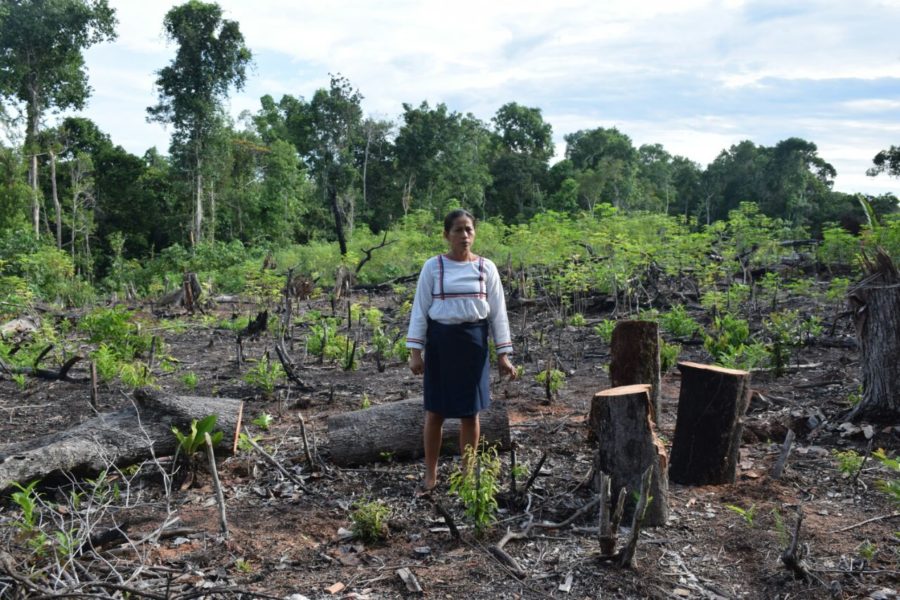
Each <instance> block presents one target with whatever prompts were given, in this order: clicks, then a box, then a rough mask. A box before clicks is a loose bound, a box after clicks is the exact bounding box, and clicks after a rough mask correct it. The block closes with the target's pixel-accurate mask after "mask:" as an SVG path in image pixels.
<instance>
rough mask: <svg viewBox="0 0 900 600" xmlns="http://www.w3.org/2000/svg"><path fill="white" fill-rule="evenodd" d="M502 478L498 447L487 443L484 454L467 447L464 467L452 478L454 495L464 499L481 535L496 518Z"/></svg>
mask: <svg viewBox="0 0 900 600" xmlns="http://www.w3.org/2000/svg"><path fill="white" fill-rule="evenodd" d="M499 477H500V457H499V456H498V454H497V448H496V446H485V445H484V444H482V449H481V451H480V452H479V451H477V450H476V449H475V448H473V447H472V446H467V447H466V450H465V453H464V455H463V457H462V461H461V465H460V467H459V468H458V469H457V470H456V472H454V473H453V474H452V475H451V476H450V492H451V493H454V494H456V495H457V496H459V498H460V500H462V503H463V506H464V507H465V513H466V517H468V519H469V520H470V521H472V525H473V526H474V527H475V532H476V534H478V535H481V534H482V533H484V532H485V531H486V530H487V529H488V528H489V527H490V526H491V525H492V524H493V523H494V520H495V519H496V516H495V515H496V513H497V492H498V491H499V490H500V486H499V482H498V479H499Z"/></svg>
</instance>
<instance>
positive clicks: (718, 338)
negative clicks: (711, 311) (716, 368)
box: [703, 313, 750, 360]
mask: <svg viewBox="0 0 900 600" xmlns="http://www.w3.org/2000/svg"><path fill="white" fill-rule="evenodd" d="M749 338H750V325H749V323H747V321H745V320H744V319H741V318H738V317H736V316H734V315H732V314H730V313H725V314H722V315H718V316H716V317H715V318H714V319H713V324H712V329H711V331H710V333H709V334H708V335H707V336H706V338H705V340H704V342H703V347H704V348H706V350H707V352H709V353H710V354H711V355H712V357H713V358H714V359H715V360H719V359H720V358H721V357H722V355H724V354H727V353H733V352H734V351H735V350H736V349H739V348H740V347H741V346H742V345H744V343H745V342H747V341H748V340H749Z"/></svg>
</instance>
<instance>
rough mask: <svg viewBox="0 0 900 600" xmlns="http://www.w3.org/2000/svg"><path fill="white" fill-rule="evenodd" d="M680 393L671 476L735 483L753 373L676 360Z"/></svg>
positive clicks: (690, 482)
mask: <svg viewBox="0 0 900 600" xmlns="http://www.w3.org/2000/svg"><path fill="white" fill-rule="evenodd" d="M678 369H679V370H680V371H681V393H680V394H679V397H678V417H677V419H676V422H675V437H674V439H673V440H672V460H671V464H670V466H669V478H670V479H671V480H672V481H674V482H675V483H682V484H686V485H706V484H718V483H733V482H734V480H735V477H736V475H737V463H738V450H739V449H740V442H741V430H742V428H743V416H744V412H746V410H747V407H748V406H749V404H750V393H751V390H750V373H748V372H747V371H738V370H736V369H725V368H722V367H716V366H712V365H701V364H697V363H690V362H681V363H678Z"/></svg>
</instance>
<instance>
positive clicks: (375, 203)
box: [0, 0, 900, 302]
mask: <svg viewBox="0 0 900 600" xmlns="http://www.w3.org/2000/svg"><path fill="white" fill-rule="evenodd" d="M116 25H117V22H116V16H115V11H114V9H112V8H110V7H109V6H108V4H107V2H106V1H105V0H66V1H60V2H52V3H47V2H39V1H34V0H18V1H5V2H3V3H2V5H0V51H2V52H3V55H4V58H5V60H4V61H3V65H2V66H0V95H2V98H3V99H4V103H3V126H4V129H5V134H6V136H5V137H6V139H7V140H8V143H7V144H4V145H2V147H0V249H2V254H0V256H2V257H3V258H2V260H0V274H2V276H3V277H4V279H3V281H4V282H5V283H4V284H3V285H2V286H0V287H2V290H0V293H2V294H3V295H6V296H9V295H10V294H11V293H13V294H15V293H21V292H22V291H23V290H22V289H21V288H22V286H25V287H27V288H28V289H29V290H30V292H31V293H32V294H37V295H38V296H40V297H42V298H44V299H47V300H56V299H63V300H66V301H67V302H73V301H76V302H77V301H78V300H79V299H88V298H89V297H91V296H92V295H93V293H94V292H95V290H102V291H103V292H123V291H124V286H126V285H131V286H132V288H133V289H134V290H135V291H140V292H142V293H153V292H154V291H157V288H159V287H160V285H163V286H164V275H165V274H166V273H169V274H176V275H177V274H178V273H180V272H181V271H182V270H183V269H185V268H188V263H199V264H200V265H201V266H203V267H204V268H202V269H200V270H206V271H210V270H214V265H216V264H222V263H223V262H224V263H235V264H236V263H238V262H242V261H244V260H248V259H253V260H256V258H257V257H258V256H260V255H265V254H271V253H279V254H282V255H284V256H285V257H286V258H289V260H298V261H300V262H297V263H293V264H290V266H294V265H295V264H296V265H300V266H301V267H303V268H304V269H305V270H306V272H308V273H310V274H312V273H319V274H321V275H323V276H325V277H326V280H327V278H328V277H331V276H332V275H333V273H334V271H333V268H334V267H336V265H337V264H339V263H340V262H345V263H348V264H350V265H354V264H358V261H359V260H360V257H361V256H362V253H363V251H364V250H365V249H366V248H372V247H374V246H377V245H378V241H377V240H379V239H382V238H381V235H380V234H382V233H383V232H390V233H389V235H388V238H392V237H393V236H396V235H399V234H400V233H402V232H407V233H409V232H410V231H415V232H416V233H417V234H421V233H422V232H423V231H422V229H421V228H419V229H416V228H415V227H411V225H410V223H411V222H417V223H420V224H421V223H425V222H429V223H432V225H433V221H434V220H435V219H438V218H439V217H440V216H441V215H443V214H444V213H445V212H446V211H447V210H448V209H449V208H451V207H453V206H463V207H466V208H468V209H469V210H471V211H473V212H474V213H475V214H476V216H478V217H479V218H480V219H482V220H486V221H488V222H490V223H492V224H493V226H494V227H495V229H494V230H493V231H495V232H496V233H497V235H498V236H499V238H500V239H499V240H498V244H500V245H506V246H510V248H509V250H512V246H514V245H515V243H514V242H510V241H509V240H507V239H505V237H509V236H511V237H512V238H515V236H516V235H521V234H522V232H523V231H531V230H532V229H536V230H540V229H541V227H543V225H542V224H543V223H544V222H545V221H546V219H548V218H549V219H551V220H552V219H556V218H558V219H561V220H562V221H567V222H568V223H570V224H572V227H573V228H574V229H573V231H577V229H578V226H577V224H578V223H580V222H582V221H583V220H584V219H588V220H590V221H598V220H602V219H604V218H608V217H609V216H610V215H613V214H615V215H617V218H620V219H624V220H625V221H623V222H628V223H635V224H639V223H641V222H642V219H641V218H638V216H639V215H646V218H647V219H649V221H648V222H649V223H666V224H667V226H668V227H674V228H680V229H683V230H684V231H685V232H686V234H690V235H697V236H701V237H702V236H712V237H715V236H717V235H719V234H718V233H717V232H719V231H722V230H726V229H728V227H729V225H727V224H726V225H723V224H722V223H723V222H725V221H727V220H728V218H729V215H730V214H731V213H733V211H735V210H738V211H742V210H745V209H742V208H741V205H742V203H745V202H751V203H754V204H755V206H756V207H757V209H758V213H759V215H760V216H763V217H766V218H768V219H771V220H772V222H773V223H777V224H778V228H779V229H782V230H786V231H787V230H789V231H790V233H789V234H787V233H785V236H788V237H793V238H794V239H798V238H804V237H812V238H816V239H825V238H826V237H827V236H829V235H830V236H831V238H835V237H836V236H839V235H842V234H841V233H840V232H844V231H845V232H848V233H849V234H853V235H855V234H857V233H859V231H860V227H861V226H863V225H866V224H867V223H869V220H868V217H867V215H866V214H865V212H864V210H863V209H862V208H861V205H860V203H859V202H858V200H857V198H856V197H855V195H853V194H846V193H842V192H837V191H834V190H833V189H832V187H833V181H834V177H835V176H836V171H835V169H834V167H833V166H832V165H830V164H829V163H828V162H827V159H826V158H825V157H821V156H819V154H818V150H817V147H816V145H815V143H813V142H812V141H809V140H804V139H799V138H789V139H785V140H783V141H781V142H779V143H777V144H775V145H774V146H771V147H767V146H763V145H757V144H755V143H754V142H752V141H750V140H745V141H742V142H740V143H739V144H736V145H733V146H732V147H730V148H727V149H724V150H722V151H721V153H720V154H719V155H718V157H717V158H716V159H715V160H714V161H713V162H712V163H711V164H709V165H707V166H706V167H703V166H702V165H699V164H697V163H695V162H693V161H691V160H689V159H687V158H685V157H682V156H674V155H672V154H671V153H669V152H668V151H666V149H665V148H664V147H662V146H661V145H659V144H646V145H641V146H639V147H635V145H634V144H633V143H632V140H631V139H630V138H629V136H628V135H627V134H626V133H625V132H621V131H619V130H617V129H615V128H604V127H599V128H595V129H585V130H580V131H577V132H575V133H572V134H569V135H566V136H565V141H566V150H565V156H564V157H563V158H562V159H561V160H559V161H557V162H552V159H553V144H552V126H551V124H550V123H547V122H545V121H544V119H543V116H542V113H541V109H540V108H539V107H528V106H523V105H520V104H518V103H516V102H514V101H513V102H509V103H507V104H505V105H503V106H501V107H499V108H498V109H497V112H496V114H495V116H494V117H493V118H492V119H491V121H490V122H489V123H485V122H483V121H481V120H479V119H477V118H475V117H474V116H473V115H471V114H461V113H459V112H456V111H453V110H451V109H450V108H448V107H447V106H446V105H445V104H442V103H438V104H437V105H434V106H432V105H430V104H429V103H428V102H421V103H418V104H416V103H414V102H410V103H405V104H403V106H402V113H401V114H400V116H399V118H398V119H397V120H396V121H391V120H384V119H377V118H373V117H368V116H366V115H365V114H364V112H363V109H362V100H363V95H362V93H361V91H360V90H358V89H356V88H355V87H354V86H353V84H352V83H351V82H350V81H348V80H347V79H346V78H344V77H342V76H341V75H332V76H331V80H330V85H329V87H328V88H323V89H319V90H317V91H316V92H315V93H314V94H313V95H312V97H311V98H308V99H307V98H304V97H303V96H300V95H296V96H293V95H285V96H283V97H282V98H280V99H276V98H273V97H271V96H264V97H262V98H261V99H260V107H259V109H258V110H257V111H256V112H245V113H244V114H242V115H241V116H240V117H239V118H238V119H237V120H234V119H232V118H231V117H230V116H229V115H228V114H227V113H226V112H225V110H224V108H223V107H224V102H225V100H226V99H227V97H228V94H229V92H230V91H231V90H234V89H240V88H242V87H243V85H244V83H245V82H246V78H247V68H248V66H250V65H251V64H252V62H251V61H252V53H251V50H250V49H249V48H247V47H246V45H245V43H244V38H243V35H242V34H241V31H240V25H239V23H237V22H234V21H230V20H228V19H225V18H223V14H222V10H221V8H220V7H219V6H218V5H216V4H214V3H204V2H199V1H197V0H192V1H190V2H187V3H185V4H182V5H179V6H176V7H174V8H173V9H171V10H170V11H169V13H167V15H166V17H165V20H164V23H163V24H162V25H163V29H164V31H165V33H166V36H167V38H168V39H169V41H170V42H171V43H172V44H173V45H174V46H175V48H176V55H175V58H174V59H173V60H172V62H171V63H170V64H168V65H161V66H160V70H159V71H157V80H156V88H157V92H158V103H157V104H155V105H153V106H150V107H148V108H147V115H148V119H150V120H155V121H158V122H161V123H164V124H167V125H170V126H171V127H172V130H173V135H172V141H171V145H170V147H169V148H168V154H164V153H161V152H160V151H159V150H158V149H156V148H151V149H149V150H148V151H147V152H146V153H145V154H144V155H143V156H136V155H133V154H131V153H129V152H127V151H125V150H124V149H123V148H122V147H121V146H119V145H116V144H115V141H114V140H112V139H111V138H110V136H109V135H107V134H106V133H104V132H103V131H101V130H100V129H99V128H98V127H97V125H96V124H95V123H93V122H92V121H90V120H89V119H86V118H83V117H79V116H68V117H66V118H63V119H61V120H60V119H55V120H54V119H52V118H51V116H52V115H54V114H56V113H58V112H60V111H69V113H68V114H72V113H73V112H74V113H76V115H77V110H78V109H80V108H83V106H84V103H85V101H86V100H87V98H88V97H89V94H90V86H89V85H88V80H87V73H86V70H85V64H84V59H83V50H84V49H85V48H87V47H89V46H91V45H93V44H96V43H102V42H104V41H107V40H111V39H114V38H115V36H116ZM51 121H53V122H52V124H48V123H49V122H51ZM898 153H900V151H898V148H897V147H891V148H890V149H887V150H884V151H882V152H880V153H879V154H878V155H877V156H876V157H875V158H874V160H873V166H872V169H871V170H870V174H872V175H877V174H878V173H882V172H886V173H888V174H889V175H897V174H898V168H900V159H898ZM867 200H868V203H869V204H870V205H871V207H872V208H873V209H874V213H875V215H876V218H879V219H881V220H883V221H885V224H886V225H887V226H888V228H889V229H890V227H892V226H893V227H894V228H896V220H895V219H896V216H894V215H896V213H897V210H898V206H897V198H896V197H894V196H893V195H890V194H888V195H883V196H878V197H868V198H867ZM562 221H560V222H562ZM891 224H893V225H891ZM636 226H640V227H644V226H643V225H636ZM523 228H524V229H523ZM717 228H718V229H717ZM723 228H724V229H723ZM426 229H428V231H429V235H430V234H431V233H434V232H433V231H432V230H434V227H433V226H430V227H427V228H426ZM839 230H840V231H839ZM829 232H830V233H829ZM438 235H439V233H438ZM554 235H559V234H558V233H554ZM561 235H563V237H567V236H566V235H565V234H561ZM415 237H416V238H417V239H418V240H419V241H420V242H422V244H423V245H421V246H418V247H414V248H413V250H412V252H410V251H409V248H410V240H411V238H409V237H406V238H404V239H405V241H406V243H405V244H402V246H404V250H405V252H404V253H402V254H398V253H394V254H397V255H396V256H394V257H393V259H394V260H395V262H393V263H390V264H391V265H393V268H388V267H386V268H387V269H388V271H390V272H388V271H385V272H376V270H375V269H374V268H373V267H374V264H372V265H369V266H368V267H367V271H368V273H366V276H369V277H370V278H371V279H373V280H374V279H377V278H379V277H385V278H389V277H390V276H396V275H398V274H399V273H398V272H396V271H397V270H402V271H404V273H403V274H408V273H409V272H412V271H413V270H414V269H415V268H416V265H415V261H409V260H405V259H406V258H409V257H410V256H414V257H415V259H416V260H418V259H419V258H420V257H421V256H422V255H423V254H425V253H426V252H431V251H434V248H432V247H431V246H433V245H434V244H433V243H431V242H430V241H429V240H428V238H427V237H426V236H419V235H416V236H415ZM384 239H387V238H384ZM373 240H374V241H373ZM574 241H576V242H578V243H582V244H588V243H589V242H588V240H585V239H581V240H574ZM527 245H528V244H526V246H527ZM331 246H334V247H335V249H334V250H332V249H330V247H331ZM398 247H400V246H398ZM483 249H484V250H485V251H488V250H489V249H490V248H487V249H485V248H483ZM526 250H527V249H516V251H515V252H513V253H512V254H511V256H512V259H513V260H515V261H518V262H520V263H522V264H525V262H526V260H527V259H526V257H527V256H529V252H527V251H526ZM380 252H381V253H382V254H383V255H387V254H388V252H386V251H380ZM503 256H505V255H503ZM301 258H302V260H301ZM320 259H323V260H325V262H317V261H319V260H320ZM280 264H282V266H285V267H286V266H288V264H289V263H288V262H281V263H280ZM142 265H143V266H142ZM192 266H193V265H192ZM153 274H155V275H160V274H162V275H163V276H162V277H156V279H154V278H153ZM42 280H43V281H44V282H45V283H42ZM231 283H232V284H234V283H235V282H234V281H232V282H231ZM64 284H65V285H64ZM47 285H50V286H51V287H53V286H57V287H59V286H64V287H65V286H68V288H71V289H67V290H65V291H64V293H60V291H59V290H56V291H55V294H56V295H55V296H54V290H49V289H44V288H46V287H47ZM234 287H235V286H234V285H225V286H224V288H223V289H227V290H228V291H235V289H234Z"/></svg>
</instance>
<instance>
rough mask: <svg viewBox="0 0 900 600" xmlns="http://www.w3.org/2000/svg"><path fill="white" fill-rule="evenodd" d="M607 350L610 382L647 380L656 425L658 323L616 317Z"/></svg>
mask: <svg viewBox="0 0 900 600" xmlns="http://www.w3.org/2000/svg"><path fill="white" fill-rule="evenodd" d="M610 353H611V354H612V358H611V359H610V363H609V381H610V384H611V385H612V386H613V387H621V386H625V385H636V384H640V383H647V384H650V386H651V387H650V409H651V410H652V411H653V412H652V415H653V422H654V423H656V424H657V425H659V411H660V400H659V324H657V323H655V322H653V321H619V322H618V323H617V324H616V327H615V329H613V333H612V342H611V343H610Z"/></svg>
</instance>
